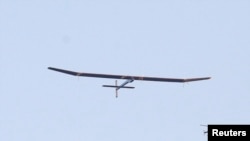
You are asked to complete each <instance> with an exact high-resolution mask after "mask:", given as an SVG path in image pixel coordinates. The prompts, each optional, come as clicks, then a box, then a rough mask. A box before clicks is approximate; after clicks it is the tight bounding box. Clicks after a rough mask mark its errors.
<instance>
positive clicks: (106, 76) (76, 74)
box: [48, 67, 211, 83]
mask: <svg viewBox="0 0 250 141" xmlns="http://www.w3.org/2000/svg"><path fill="white" fill-rule="evenodd" d="M48 69H50V70H53V71H58V72H61V73H66V74H70V75H74V76H85V77H97V78H110V79H127V80H128V79H130V80H143V81H160V82H180V83H183V82H191V81H200V80H207V79H210V78H211V77H201V78H188V79H179V78H160V77H142V76H126V75H113V74H97V73H83V72H74V71H69V70H63V69H58V68H52V67H48Z"/></svg>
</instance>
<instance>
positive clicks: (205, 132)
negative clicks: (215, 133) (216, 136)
mask: <svg viewBox="0 0 250 141" xmlns="http://www.w3.org/2000/svg"><path fill="white" fill-rule="evenodd" d="M201 126H206V127H207V125H203V124H201ZM203 133H204V135H205V134H207V133H208V131H205V130H203Z"/></svg>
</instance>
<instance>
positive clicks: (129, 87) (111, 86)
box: [102, 85, 135, 89]
mask: <svg viewBox="0 0 250 141" xmlns="http://www.w3.org/2000/svg"><path fill="white" fill-rule="evenodd" d="M102 86H103V87H109V88H118V87H119V88H128V89H134V88H135V87H131V86H123V87H120V86H114V85H102Z"/></svg>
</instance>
